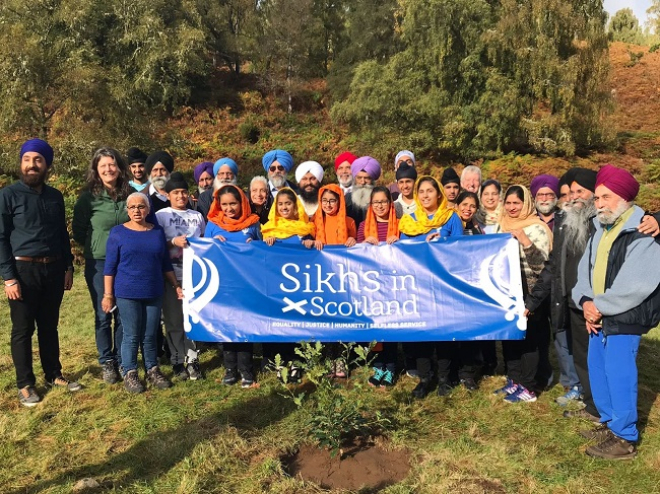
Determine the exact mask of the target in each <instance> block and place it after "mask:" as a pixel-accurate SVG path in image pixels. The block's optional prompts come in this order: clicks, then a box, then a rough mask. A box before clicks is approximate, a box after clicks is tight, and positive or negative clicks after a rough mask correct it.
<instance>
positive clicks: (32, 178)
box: [21, 168, 48, 187]
mask: <svg viewBox="0 0 660 494" xmlns="http://www.w3.org/2000/svg"><path fill="white" fill-rule="evenodd" d="M30 170H35V171H37V172H38V173H37V174H35V175H25V174H23V172H22V171H21V181H22V182H23V183H24V184H25V185H27V186H28V187H39V186H41V185H43V184H44V183H45V182H46V177H47V176H48V168H46V169H45V170H44V171H43V172H42V171H41V170H39V168H30ZM30 170H28V171H30Z"/></svg>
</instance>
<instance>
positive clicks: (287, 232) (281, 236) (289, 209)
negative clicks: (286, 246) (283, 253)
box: [261, 187, 316, 248]
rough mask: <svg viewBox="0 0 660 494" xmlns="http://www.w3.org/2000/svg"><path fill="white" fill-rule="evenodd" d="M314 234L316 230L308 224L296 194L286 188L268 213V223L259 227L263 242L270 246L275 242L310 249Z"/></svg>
mask: <svg viewBox="0 0 660 494" xmlns="http://www.w3.org/2000/svg"><path fill="white" fill-rule="evenodd" d="M315 232H316V228H315V227H314V224H313V223H310V222H309V217H308V216H307V213H306V212H305V206H303V203H302V202H301V201H300V199H299V198H298V196H297V195H296V193H295V192H294V191H293V190H291V189H289V188H288V187H284V188H282V189H280V190H279V191H278V192H277V195H276V196H275V200H274V201H273V206H272V207H271V209H270V212H269V213H268V222H267V223H266V224H265V225H263V226H262V227H261V235H262V237H263V239H264V242H266V243H267V244H268V245H270V246H272V245H273V244H274V243H275V242H276V241H281V242H285V243H300V242H301V243H302V244H303V245H304V246H305V247H307V248H311V247H312V246H313V245H314V234H315Z"/></svg>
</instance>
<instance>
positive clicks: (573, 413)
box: [562, 408, 600, 424]
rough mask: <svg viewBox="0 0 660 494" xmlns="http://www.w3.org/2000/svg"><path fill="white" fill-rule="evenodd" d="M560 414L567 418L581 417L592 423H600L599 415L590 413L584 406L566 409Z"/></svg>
mask: <svg viewBox="0 0 660 494" xmlns="http://www.w3.org/2000/svg"><path fill="white" fill-rule="evenodd" d="M562 415H563V416H564V417H565V418H567V419H583V420H588V421H589V422H593V423H594V424H600V417H596V416H595V415H591V414H590V413H589V412H587V411H586V410H585V409H584V408H581V409H580V410H566V411H565V412H564V413H563V414H562Z"/></svg>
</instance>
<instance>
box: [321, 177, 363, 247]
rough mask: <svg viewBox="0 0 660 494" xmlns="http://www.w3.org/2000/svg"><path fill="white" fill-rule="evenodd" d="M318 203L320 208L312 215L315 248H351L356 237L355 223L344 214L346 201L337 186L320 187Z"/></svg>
mask: <svg viewBox="0 0 660 494" xmlns="http://www.w3.org/2000/svg"><path fill="white" fill-rule="evenodd" d="M319 203H320V205H321V207H320V208H318V209H317V210H316V213H315V214H314V226H315V227H316V241H315V243H314V244H315V246H316V248H317V249H318V250H321V249H323V246H324V245H345V246H346V247H353V246H354V245H355V244H356V240H355V237H356V236H357V231H356V228H355V221H354V220H353V218H351V217H349V216H347V214H346V201H345V199H344V193H343V192H342V190H341V188H340V187H339V185H337V184H330V185H325V186H323V187H321V188H320V189H319Z"/></svg>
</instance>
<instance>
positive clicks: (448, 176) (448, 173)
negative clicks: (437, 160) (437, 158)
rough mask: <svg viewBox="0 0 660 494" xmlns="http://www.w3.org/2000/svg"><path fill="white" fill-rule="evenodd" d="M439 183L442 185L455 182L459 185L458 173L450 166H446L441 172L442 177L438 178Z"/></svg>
mask: <svg viewBox="0 0 660 494" xmlns="http://www.w3.org/2000/svg"><path fill="white" fill-rule="evenodd" d="M440 183H441V184H442V186H443V187H444V186H445V185H447V184H452V183H453V184H457V185H458V186H459V187H460V185H461V179H460V178H459V176H458V173H456V170H454V169H453V168H452V167H451V166H450V167H448V168H445V171H443V172H442V178H441V179H440Z"/></svg>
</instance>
